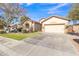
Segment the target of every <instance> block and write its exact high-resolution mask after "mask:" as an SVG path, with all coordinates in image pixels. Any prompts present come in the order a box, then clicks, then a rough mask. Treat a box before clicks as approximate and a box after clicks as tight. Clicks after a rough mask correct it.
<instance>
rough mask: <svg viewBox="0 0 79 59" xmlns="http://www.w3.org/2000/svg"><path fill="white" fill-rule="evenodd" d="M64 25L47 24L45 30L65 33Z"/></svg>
mask: <svg viewBox="0 0 79 59" xmlns="http://www.w3.org/2000/svg"><path fill="white" fill-rule="evenodd" d="M64 29H65V26H64V25H45V28H44V31H45V32H48V33H52V32H53V33H64Z"/></svg>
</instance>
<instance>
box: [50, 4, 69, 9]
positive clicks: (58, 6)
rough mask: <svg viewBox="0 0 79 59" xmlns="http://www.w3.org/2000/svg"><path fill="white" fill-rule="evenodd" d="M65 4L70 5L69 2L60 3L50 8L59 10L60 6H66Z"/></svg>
mask: <svg viewBox="0 0 79 59" xmlns="http://www.w3.org/2000/svg"><path fill="white" fill-rule="evenodd" d="M65 5H68V4H67V3H62V4H59V5H57V6H55V7H53V8H51V9H49V10H57V9H58V8H60V7H63V6H65Z"/></svg>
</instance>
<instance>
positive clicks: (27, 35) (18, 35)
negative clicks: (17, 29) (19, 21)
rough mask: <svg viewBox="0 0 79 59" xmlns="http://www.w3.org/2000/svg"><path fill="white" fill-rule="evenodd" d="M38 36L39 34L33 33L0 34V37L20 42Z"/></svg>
mask: <svg viewBox="0 0 79 59" xmlns="http://www.w3.org/2000/svg"><path fill="white" fill-rule="evenodd" d="M37 35H39V32H33V33H8V34H7V33H4V34H0V36H3V37H7V38H12V39H16V40H22V39H24V38H30V37H35V36H37Z"/></svg>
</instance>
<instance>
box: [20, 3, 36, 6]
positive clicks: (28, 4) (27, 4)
mask: <svg viewBox="0 0 79 59" xmlns="http://www.w3.org/2000/svg"><path fill="white" fill-rule="evenodd" d="M32 4H34V3H20V5H26V6H30V5H32Z"/></svg>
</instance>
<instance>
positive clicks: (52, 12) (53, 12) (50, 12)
mask: <svg viewBox="0 0 79 59" xmlns="http://www.w3.org/2000/svg"><path fill="white" fill-rule="evenodd" d="M62 12H64V11H58V10H56V11H49V12H48V14H57V13H62Z"/></svg>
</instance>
